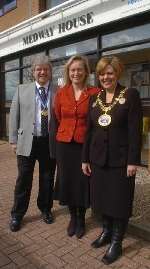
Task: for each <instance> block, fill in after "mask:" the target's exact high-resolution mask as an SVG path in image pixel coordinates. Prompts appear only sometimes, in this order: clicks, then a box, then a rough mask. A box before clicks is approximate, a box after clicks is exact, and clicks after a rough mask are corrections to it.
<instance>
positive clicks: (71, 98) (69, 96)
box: [65, 85, 76, 105]
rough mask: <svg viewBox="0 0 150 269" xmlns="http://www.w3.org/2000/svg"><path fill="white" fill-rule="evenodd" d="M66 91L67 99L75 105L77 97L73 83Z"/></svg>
mask: <svg viewBox="0 0 150 269" xmlns="http://www.w3.org/2000/svg"><path fill="white" fill-rule="evenodd" d="M65 93H66V96H67V99H69V102H70V103H71V104H73V105H76V100H75V97H74V92H73V87H72V85H69V86H68V87H66V89H65Z"/></svg>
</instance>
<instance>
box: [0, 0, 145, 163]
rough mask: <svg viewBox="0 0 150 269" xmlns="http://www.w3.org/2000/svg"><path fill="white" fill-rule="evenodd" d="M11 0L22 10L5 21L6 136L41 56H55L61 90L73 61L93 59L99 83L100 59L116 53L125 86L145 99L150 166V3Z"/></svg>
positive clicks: (1, 105)
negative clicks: (17, 98) (20, 92)
mask: <svg viewBox="0 0 150 269" xmlns="http://www.w3.org/2000/svg"><path fill="white" fill-rule="evenodd" d="M6 2H7V1H6ZM10 2H16V7H13V9H12V10H11V11H9V12H8V13H6V14H3V16H1V17H0V25H1V27H2V30H1V33H0V77H1V79H0V88H1V89H2V90H1V91H0V122H1V126H0V136H1V137H7V136H8V118H9V109H10V104H11V100H12V97H13V95H14V92H15V90H16V87H17V85H18V84H19V83H27V82H29V81H31V80H32V75H31V70H30V67H31V61H32V59H33V58H34V56H35V55H36V54H39V53H43V54H47V55H50V57H51V60H52V63H53V79H54V82H55V84H56V86H57V85H61V84H63V79H62V77H63V66H64V64H65V62H66V60H67V59H68V57H70V56H72V55H74V54H76V53H80V54H84V55H87V57H88V58H89V62H90V67H91V75H90V83H91V84H97V81H96V77H95V73H94V71H95V66H96V63H97V60H98V59H99V58H100V57H101V56H104V55H116V56H119V57H120V58H121V59H122V60H123V62H124V63H125V65H126V71H125V73H124V77H123V78H122V83H124V84H125V85H127V86H133V87H136V88H137V89H138V90H139V93H140V96H141V100H142V106H143V123H144V127H143V148H142V163H143V165H144V166H147V167H149V168H150V22H149V16H150V0H68V1H67V0H66V1H59V0H58V1H35V0H32V1H29V2H28V1H23V0H20V1H19V0H18V1H10ZM25 2H26V3H27V2H28V4H29V5H26V6H24V5H25ZM22 8H23V10H24V13H22V17H21V11H20V10H21V9H22ZM48 8H49V9H48ZM46 9H47V10H46ZM43 10H46V11H43ZM22 12H23V11H22ZM17 13H19V14H18V15H17ZM38 13H39V14H38ZM11 16H14V21H13V22H14V26H13V27H10V24H9V23H10V19H11V18H12V17H11ZM15 17H16V21H15ZM25 19H26V20H25Z"/></svg>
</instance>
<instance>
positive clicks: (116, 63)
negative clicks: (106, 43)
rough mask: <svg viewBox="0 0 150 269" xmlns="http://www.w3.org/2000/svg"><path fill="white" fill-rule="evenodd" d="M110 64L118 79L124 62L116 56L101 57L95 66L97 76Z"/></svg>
mask: <svg viewBox="0 0 150 269" xmlns="http://www.w3.org/2000/svg"><path fill="white" fill-rule="evenodd" d="M108 65H111V66H112V68H113V69H114V71H115V73H116V76H117V78H118V79H119V78H120V77H121V75H122V73H123V71H124V64H123V63H122V62H121V60H120V59H119V58H118V57H116V56H112V57H102V58H101V59H100V60H99V61H98V63H97V66H96V75H97V77H98V76H99V75H100V74H101V73H102V72H103V71H104V69H105V68H106V67H107V66H108Z"/></svg>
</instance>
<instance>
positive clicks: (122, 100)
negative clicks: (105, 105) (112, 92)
mask: <svg viewBox="0 0 150 269" xmlns="http://www.w3.org/2000/svg"><path fill="white" fill-rule="evenodd" d="M125 101H126V99H125V98H124V97H121V98H119V104H120V105H123V104H124V103H125Z"/></svg>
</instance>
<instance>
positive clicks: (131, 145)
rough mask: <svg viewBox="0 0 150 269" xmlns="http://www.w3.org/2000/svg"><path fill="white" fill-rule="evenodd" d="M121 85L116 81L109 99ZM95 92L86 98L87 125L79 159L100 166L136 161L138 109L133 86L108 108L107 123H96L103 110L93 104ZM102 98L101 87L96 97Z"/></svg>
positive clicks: (139, 126) (138, 150)
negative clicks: (104, 125)
mask: <svg viewBox="0 0 150 269" xmlns="http://www.w3.org/2000/svg"><path fill="white" fill-rule="evenodd" d="M123 88H124V87H123V86H121V85H118V86H117V88H116V90H115V94H114V97H113V100H112V102H113V101H114V99H115V98H116V97H118V95H119V93H120V91H121V90H122V89H123ZM96 97H97V95H94V96H92V97H91V99H90V104H89V114H88V128H87V134H86V139H85V143H84V146H83V158H82V161H83V162H90V163H93V164H96V165H98V166H100V167H103V166H104V165H108V166H110V167H123V166H126V165H128V164H130V165H139V164H140V157H141V138H142V109H141V102H140V97H139V93H138V91H137V90H136V89H133V88H129V89H127V91H126V93H125V95H124V97H125V103H124V104H120V103H119V102H118V103H117V104H116V105H115V106H114V107H113V109H112V110H111V111H110V113H108V114H110V115H111V118H112V120H111V123H110V125H109V126H107V127H102V126H100V125H99V124H98V118H99V116H100V115H102V114H103V111H102V110H101V108H100V106H99V105H96V106H95V101H96ZM100 98H101V99H102V100H103V102H104V103H105V101H106V93H105V91H102V92H101V97H100Z"/></svg>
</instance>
